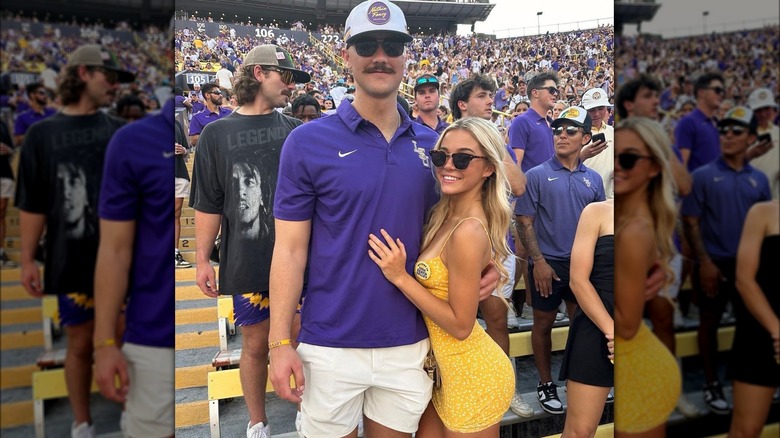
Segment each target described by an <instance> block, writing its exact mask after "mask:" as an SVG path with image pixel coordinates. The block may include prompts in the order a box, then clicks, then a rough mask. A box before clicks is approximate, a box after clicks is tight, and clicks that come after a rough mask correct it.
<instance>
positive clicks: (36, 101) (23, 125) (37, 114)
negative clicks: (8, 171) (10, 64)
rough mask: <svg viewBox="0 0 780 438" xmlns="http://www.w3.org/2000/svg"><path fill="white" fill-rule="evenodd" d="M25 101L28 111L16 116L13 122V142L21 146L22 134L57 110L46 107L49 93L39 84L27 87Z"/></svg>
mask: <svg viewBox="0 0 780 438" xmlns="http://www.w3.org/2000/svg"><path fill="white" fill-rule="evenodd" d="M27 101H28V102H29V104H30V109H28V110H27V111H24V112H22V113H21V114H19V115H17V116H16V121H15V122H14V142H15V143H16V144H17V145H21V144H22V141H23V140H24V134H25V133H26V132H27V129H29V128H30V126H31V125H32V124H33V123H35V122H37V121H39V120H43V119H45V118H47V117H49V116H51V115H54V114H55V113H57V110H55V109H54V108H51V107H49V106H47V105H48V104H49V91H48V90H46V87H44V86H43V84H42V83H40V82H35V83H33V84H30V85H28V86H27Z"/></svg>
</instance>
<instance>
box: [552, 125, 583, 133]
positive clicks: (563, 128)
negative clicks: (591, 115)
mask: <svg viewBox="0 0 780 438" xmlns="http://www.w3.org/2000/svg"><path fill="white" fill-rule="evenodd" d="M563 131H566V135H577V132H579V131H583V132H585V131H584V130H583V129H582V128H579V127H577V126H571V125H569V126H556V127H555V128H552V132H553V135H561V134H563Z"/></svg>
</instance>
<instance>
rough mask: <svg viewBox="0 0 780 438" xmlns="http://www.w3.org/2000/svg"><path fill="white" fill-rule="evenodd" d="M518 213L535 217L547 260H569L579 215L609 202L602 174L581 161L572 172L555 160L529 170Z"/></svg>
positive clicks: (542, 248) (516, 212) (535, 227)
mask: <svg viewBox="0 0 780 438" xmlns="http://www.w3.org/2000/svg"><path fill="white" fill-rule="evenodd" d="M525 176H526V177H527V179H528V182H527V183H526V186H525V193H524V194H523V196H521V197H519V198H517V204H515V214H516V215H518V216H530V217H533V218H534V230H536V240H537V242H538V243H539V249H540V250H541V251H542V255H543V256H544V258H545V259H551V260H569V259H570V258H571V246H572V244H574V234H575V233H576V232H577V221H579V219H580V213H582V210H583V209H584V208H585V206H586V205H588V204H590V203H591V202H596V201H604V200H606V194H605V193H604V184H603V182H602V181H601V175H599V173H598V172H596V171H595V170H593V169H591V168H589V167H587V166H585V165H584V164H582V161H580V164H579V166H578V167H577V169H575V170H574V171H573V172H572V171H569V169H567V168H565V167H563V165H562V164H561V162H560V161H558V158H556V157H552V158H550V159H549V160H547V161H545V162H544V163H542V164H541V165H539V166H536V167H534V168H532V169H531V170H529V171H528V172H527V173H526V174H525Z"/></svg>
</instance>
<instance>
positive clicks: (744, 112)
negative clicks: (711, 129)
mask: <svg viewBox="0 0 780 438" xmlns="http://www.w3.org/2000/svg"><path fill="white" fill-rule="evenodd" d="M727 125H742V126H747V127H748V129H749V130H750V132H752V133H754V134H755V133H756V132H757V131H758V120H757V119H756V118H755V117H753V110H751V109H750V108H747V107H744V106H741V105H740V106H735V107H734V108H732V109H730V110H729V111H728V112H727V113H726V114H725V115H724V116H723V118H722V119H720V120H719V121H718V126H727Z"/></svg>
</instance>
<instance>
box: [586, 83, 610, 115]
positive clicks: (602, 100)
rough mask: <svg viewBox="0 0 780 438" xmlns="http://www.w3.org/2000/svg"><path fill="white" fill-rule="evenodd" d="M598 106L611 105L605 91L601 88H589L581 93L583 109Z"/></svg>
mask: <svg viewBox="0 0 780 438" xmlns="http://www.w3.org/2000/svg"><path fill="white" fill-rule="evenodd" d="M599 106H605V107H611V106H612V104H610V103H609V98H608V97H607V92H606V91H604V89H603V88H598V87H597V88H591V89H590V90H588V91H586V92H585V94H583V95H582V107H583V108H585V110H589V109H591V108H596V107H599Z"/></svg>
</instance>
